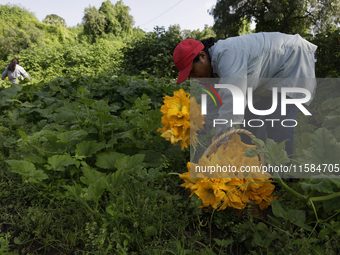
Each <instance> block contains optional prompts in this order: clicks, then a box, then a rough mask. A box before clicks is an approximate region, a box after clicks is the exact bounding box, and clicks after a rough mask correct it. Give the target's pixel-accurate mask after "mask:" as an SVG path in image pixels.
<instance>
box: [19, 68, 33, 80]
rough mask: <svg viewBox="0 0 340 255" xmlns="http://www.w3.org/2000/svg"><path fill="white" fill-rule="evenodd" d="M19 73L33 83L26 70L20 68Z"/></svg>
mask: <svg viewBox="0 0 340 255" xmlns="http://www.w3.org/2000/svg"><path fill="white" fill-rule="evenodd" d="M19 71H20V74H21V75H22V76H24V77H25V78H27V79H28V80H29V81H30V82H31V78H30V77H29V75H28V73H27V72H26V71H25V69H24V68H23V67H21V66H20V69H19Z"/></svg>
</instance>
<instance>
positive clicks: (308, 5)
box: [209, 0, 340, 38]
mask: <svg viewBox="0 0 340 255" xmlns="http://www.w3.org/2000/svg"><path fill="white" fill-rule="evenodd" d="M339 10H340V0H334V1H331V0H286V1H282V0H248V1H244V0H218V1H217V3H216V5H215V6H214V7H213V8H212V9H211V10H210V12H209V13H210V14H211V15H212V16H213V17H214V20H215V24H214V26H213V29H214V31H215V32H216V34H217V36H218V37H219V38H226V37H229V36H237V35H239V31H240V29H241V27H242V26H243V22H244V20H246V22H248V23H249V22H251V20H254V21H255V23H256V32H261V31H263V32H270V31H278V32H282V33H287V34H295V33H298V34H301V35H304V34H306V33H307V32H318V31H320V30H321V29H323V27H327V26H328V25H330V24H337V23H339V20H340V19H339V17H338V12H339Z"/></svg>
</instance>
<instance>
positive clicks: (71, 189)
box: [63, 182, 83, 201]
mask: <svg viewBox="0 0 340 255" xmlns="http://www.w3.org/2000/svg"><path fill="white" fill-rule="evenodd" d="M63 187H64V188H65V189H66V190H67V191H68V192H67V193H68V195H71V196H72V197H73V199H74V200H76V201H79V200H81V198H80V195H81V192H82V190H83V189H82V187H81V185H80V184H78V183H75V182H74V186H70V185H63Z"/></svg>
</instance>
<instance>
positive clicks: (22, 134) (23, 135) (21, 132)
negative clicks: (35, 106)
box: [19, 129, 27, 140]
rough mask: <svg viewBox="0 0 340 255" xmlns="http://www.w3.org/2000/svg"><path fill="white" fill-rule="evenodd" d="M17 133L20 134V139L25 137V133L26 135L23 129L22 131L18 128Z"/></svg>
mask: <svg viewBox="0 0 340 255" xmlns="http://www.w3.org/2000/svg"><path fill="white" fill-rule="evenodd" d="M19 134H20V136H21V138H22V139H24V140H26V139H27V135H26V133H25V132H24V131H22V130H20V129H19Z"/></svg>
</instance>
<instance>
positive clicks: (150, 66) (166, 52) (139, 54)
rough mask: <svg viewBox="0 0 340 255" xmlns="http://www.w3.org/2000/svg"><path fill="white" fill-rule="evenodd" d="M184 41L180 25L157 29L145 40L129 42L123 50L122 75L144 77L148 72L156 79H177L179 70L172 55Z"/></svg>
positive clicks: (145, 37) (139, 39) (138, 39)
mask: <svg viewBox="0 0 340 255" xmlns="http://www.w3.org/2000/svg"><path fill="white" fill-rule="evenodd" d="M181 40H183V38H182V37H181V30H180V27H179V25H173V26H170V27H169V29H168V30H165V28H164V27H155V28H154V31H153V32H149V33H147V34H146V35H145V36H144V37H143V38H137V39H135V40H133V41H131V42H128V43H127V44H126V46H125V47H124V48H123V58H122V65H121V66H122V73H123V74H127V75H142V74H143V73H144V72H147V73H148V74H149V75H152V76H156V77H173V78H176V77H177V75H178V70H177V69H176V67H175V65H174V63H173V57H172V54H173V52H174V50H175V48H176V46H177V44H178V43H179V42H180V41H181Z"/></svg>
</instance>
